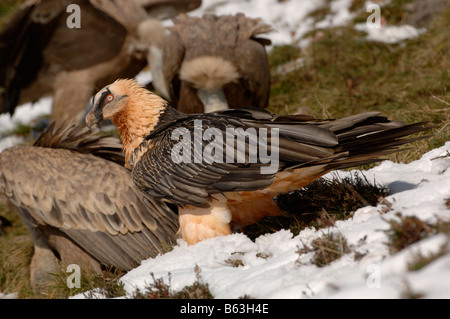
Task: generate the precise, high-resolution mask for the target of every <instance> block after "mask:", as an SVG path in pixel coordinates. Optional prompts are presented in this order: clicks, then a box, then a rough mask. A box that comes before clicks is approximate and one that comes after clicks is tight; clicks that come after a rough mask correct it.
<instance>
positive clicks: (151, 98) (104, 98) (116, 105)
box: [86, 79, 168, 163]
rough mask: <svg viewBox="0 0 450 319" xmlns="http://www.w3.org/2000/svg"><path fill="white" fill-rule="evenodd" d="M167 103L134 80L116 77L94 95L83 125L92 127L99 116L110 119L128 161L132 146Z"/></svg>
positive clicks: (154, 124) (150, 128)
mask: <svg viewBox="0 0 450 319" xmlns="http://www.w3.org/2000/svg"><path fill="white" fill-rule="evenodd" d="M167 105H168V104H167V102H166V101H165V100H164V99H162V98H161V97H159V96H157V95H156V94H154V93H152V92H150V91H148V90H147V89H145V88H144V87H142V86H140V85H139V83H137V82H136V81H135V80H130V79H119V80H117V81H116V82H114V83H112V84H110V85H107V86H105V87H104V88H103V89H101V90H100V91H99V92H98V93H97V94H96V95H95V97H94V102H93V104H92V108H91V110H90V111H89V113H88V114H87V115H86V125H87V126H88V127H89V128H92V127H94V126H97V125H98V124H99V122H100V121H102V120H103V119H109V120H111V121H112V122H113V123H114V125H115V126H117V129H118V131H119V134H120V136H121V138H122V143H123V148H124V151H125V156H126V161H127V163H128V160H129V158H130V156H131V154H132V152H133V150H134V149H135V148H136V147H138V146H139V144H140V143H141V142H142V141H143V140H144V138H145V137H146V136H147V135H148V134H149V133H150V132H151V131H152V130H153V128H154V127H155V126H156V124H157V123H158V120H159V116H160V114H161V112H163V111H164V110H165V108H166V107H167Z"/></svg>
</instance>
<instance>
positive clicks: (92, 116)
mask: <svg viewBox="0 0 450 319" xmlns="http://www.w3.org/2000/svg"><path fill="white" fill-rule="evenodd" d="M97 104H98V103H97ZM85 120H86V126H87V127H88V128H89V129H93V128H96V127H99V123H100V122H101V121H102V120H103V113H102V111H101V109H100V108H99V107H98V105H96V104H94V103H92V106H91V108H90V110H89V112H88V114H87V115H86V118H85Z"/></svg>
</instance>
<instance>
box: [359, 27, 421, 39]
mask: <svg viewBox="0 0 450 319" xmlns="http://www.w3.org/2000/svg"><path fill="white" fill-rule="evenodd" d="M355 28H356V29H357V30H359V31H364V32H366V33H367V37H366V38H367V40H370V41H376V42H385V43H397V42H400V41H403V40H407V39H413V38H416V37H418V36H419V35H421V34H422V33H424V32H425V29H423V28H422V29H416V28H415V27H413V26H411V25H408V24H405V25H401V26H394V25H392V26H381V27H380V28H369V27H368V26H367V24H366V23H358V24H356V25H355Z"/></svg>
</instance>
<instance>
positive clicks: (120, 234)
mask: <svg viewBox="0 0 450 319" xmlns="http://www.w3.org/2000/svg"><path fill="white" fill-rule="evenodd" d="M47 134H50V135H51V136H49V137H48V138H45V137H41V138H40V140H38V141H37V144H38V145H41V146H33V147H13V148H10V149H6V150H4V151H3V152H2V153H1V154H0V191H3V192H4V193H5V194H6V196H7V198H8V199H9V200H10V201H11V202H12V203H13V205H14V206H15V207H17V209H18V212H19V214H20V215H21V217H22V219H23V220H24V221H25V223H26V224H27V225H28V227H29V228H30V230H31V232H32V233H33V232H34V233H36V232H39V233H40V234H42V236H43V237H45V239H46V240H47V242H48V245H49V246H50V247H51V248H52V249H53V250H55V251H57V252H58V254H59V255H60V256H61V257H66V258H67V259H66V260H63V262H64V263H78V264H79V263H82V260H81V259H79V260H76V257H77V256H74V255H73V254H72V252H71V251H67V248H64V246H65V245H63V244H62V242H61V240H63V241H64V242H69V243H71V245H72V246H74V247H77V249H78V250H81V251H83V252H84V253H85V255H87V256H88V257H89V258H87V259H90V262H91V263H92V262H93V261H95V262H97V263H98V264H100V265H106V266H112V267H116V268H118V269H123V270H130V269H132V268H134V267H136V266H138V265H139V263H140V261H141V260H143V259H145V258H149V257H153V256H156V255H157V254H160V253H163V252H165V251H166V249H167V247H169V246H170V245H172V244H173V243H174V242H175V236H176V232H177V229H178V221H177V216H176V214H175V213H174V212H173V211H172V210H171V209H170V208H169V207H168V206H167V205H166V204H165V203H163V202H161V201H158V200H155V199H151V198H148V197H146V196H145V195H144V194H142V192H141V191H140V190H139V189H138V188H137V187H136V186H135V185H134V183H133V180H132V178H131V174H130V172H129V171H128V170H127V169H125V168H124V167H123V166H122V165H121V164H122V163H123V156H120V155H121V154H120V152H121V145H120V143H118V141H117V139H112V138H110V137H93V136H91V135H90V134H89V133H88V132H87V129H86V128H84V129H81V130H79V127H78V130H77V127H71V128H70V129H66V130H64V131H54V132H50V133H48V132H47ZM52 134H55V135H52ZM94 154H95V155H94ZM105 158H108V159H109V160H107V159H105ZM116 161H119V162H120V164H117V163H116ZM42 236H41V237H42ZM68 247H70V246H68ZM85 257H86V256H85ZM74 259H75V260H74Z"/></svg>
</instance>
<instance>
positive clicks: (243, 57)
mask: <svg viewBox="0 0 450 319" xmlns="http://www.w3.org/2000/svg"><path fill="white" fill-rule="evenodd" d="M270 30H271V28H270V26H268V25H266V24H263V23H262V22H261V21H260V20H258V19H251V18H247V17H245V16H244V15H243V14H237V15H225V16H216V15H212V14H207V15H204V16H203V17H202V18H198V17H189V16H187V15H180V16H178V17H177V19H175V20H174V26H173V27H171V28H169V31H170V34H169V35H168V36H167V37H166V39H165V44H164V49H163V57H164V62H163V75H164V78H165V83H166V86H167V88H168V91H169V94H170V96H171V101H172V103H173V104H174V105H177V107H178V108H179V109H181V110H182V111H184V112H188V113H199V112H201V111H202V109H203V108H202V104H201V101H200V100H199V99H198V97H197V96H196V90H195V89H194V88H192V87H190V86H189V85H187V84H186V83H184V81H181V80H180V68H181V67H182V65H183V63H186V62H189V61H193V60H195V59H197V58H202V57H208V56H209V57H220V58H223V59H224V60H225V61H229V62H230V63H231V64H233V67H234V68H235V69H236V71H237V72H238V73H239V79H238V80H237V81H232V82H229V83H227V84H226V85H224V87H223V89H224V93H225V96H226V97H227V101H228V104H229V106H230V107H232V108H239V107H246V106H257V107H265V106H267V103H268V98H269V93H270V70H269V64H268V59H267V53H266V50H265V47H264V45H265V44H268V43H270V41H268V40H266V41H264V40H263V39H259V38H258V36H259V35H260V34H263V33H266V32H269V31H270ZM191 110H192V112H191Z"/></svg>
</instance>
